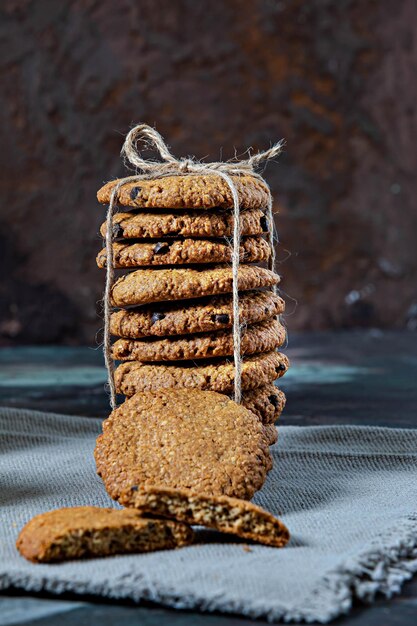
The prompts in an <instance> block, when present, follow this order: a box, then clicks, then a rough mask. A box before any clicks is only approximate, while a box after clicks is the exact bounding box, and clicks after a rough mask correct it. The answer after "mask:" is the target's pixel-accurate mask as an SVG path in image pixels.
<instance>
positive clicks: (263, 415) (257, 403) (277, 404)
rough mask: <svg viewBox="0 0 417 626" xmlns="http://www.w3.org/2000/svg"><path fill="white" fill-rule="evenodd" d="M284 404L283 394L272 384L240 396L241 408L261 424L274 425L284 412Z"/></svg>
mask: <svg viewBox="0 0 417 626" xmlns="http://www.w3.org/2000/svg"><path fill="white" fill-rule="evenodd" d="M285 402H286V398H285V394H284V392H283V391H281V389H278V387H275V385H272V384H269V385H265V386H264V387H259V388H258V389H252V390H249V391H245V392H244V393H243V394H242V404H243V406H245V407H246V408H247V409H249V410H250V411H252V413H255V415H257V416H258V417H259V419H260V420H261V421H262V423H263V424H274V423H275V422H276V421H277V419H278V418H279V416H280V415H281V413H282V411H283V410H284V407H285Z"/></svg>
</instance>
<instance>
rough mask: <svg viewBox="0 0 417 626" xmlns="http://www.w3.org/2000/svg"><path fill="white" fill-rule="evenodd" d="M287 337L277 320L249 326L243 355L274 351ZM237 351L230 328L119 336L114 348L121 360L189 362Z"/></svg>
mask: <svg viewBox="0 0 417 626" xmlns="http://www.w3.org/2000/svg"><path fill="white" fill-rule="evenodd" d="M285 338H286V330H285V328H284V326H282V325H281V324H280V322H279V320H277V319H273V320H269V321H267V322H260V323H259V324H253V325H252V326H247V327H246V328H244V329H243V330H242V335H241V354H242V355H245V354H246V355H248V354H255V353H257V352H270V351H271V350H274V348H277V347H278V346H281V345H282V344H283V343H284V341H285ZM233 352H234V341H233V333H232V332H231V331H230V330H227V331H218V332H215V333H203V334H201V335H187V336H185V337H165V338H164V339H149V338H147V339H119V340H118V341H116V342H115V343H114V344H113V347H112V356H113V358H114V359H116V360H117V361H146V362H147V361H184V360H185V361H187V360H192V359H206V358H209V357H219V356H232V355H233Z"/></svg>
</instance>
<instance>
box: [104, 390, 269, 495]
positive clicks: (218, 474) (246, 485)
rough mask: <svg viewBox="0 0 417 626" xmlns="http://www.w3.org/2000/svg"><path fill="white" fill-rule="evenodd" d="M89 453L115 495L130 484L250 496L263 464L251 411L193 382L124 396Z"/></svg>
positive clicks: (264, 450)
mask: <svg viewBox="0 0 417 626" xmlns="http://www.w3.org/2000/svg"><path fill="white" fill-rule="evenodd" d="M94 455H95V459H96V464H97V472H98V474H99V475H100V476H101V478H102V479H103V482H104V485H105V487H106V490H107V492H108V493H109V495H110V496H111V497H112V498H114V499H116V500H118V499H119V498H120V496H121V494H122V492H123V491H124V490H125V489H126V488H129V487H131V486H132V485H140V486H147V485H150V486H155V485H156V486H164V487H170V488H174V489H184V488H190V489H194V490H196V489H197V490H198V491H200V492H202V493H207V494H211V495H222V494H224V495H229V496H235V497H238V498H244V499H250V498H251V497H252V496H253V494H254V493H255V491H256V490H257V489H260V487H261V486H262V484H263V482H264V480H265V477H266V474H267V471H268V470H269V468H270V466H271V456H270V453H269V447H268V444H267V441H266V435H265V431H264V427H263V425H262V424H261V422H260V421H259V419H258V418H257V417H256V416H255V415H254V414H253V413H251V412H250V411H248V410H247V409H245V407H243V406H241V405H239V404H236V403H235V402H233V401H232V400H230V399H229V398H227V397H226V396H224V395H221V394H217V393H213V392H208V391H205V392H203V391H199V390H197V389H159V390H158V391H153V392H149V391H148V392H145V393H137V394H136V395H135V396H133V397H132V398H130V399H128V400H126V401H125V402H124V403H123V404H122V405H120V406H119V407H118V408H117V409H115V410H114V411H113V412H112V413H111V415H110V417H109V418H108V419H106V420H105V421H104V422H103V434H102V435H100V436H99V437H98V439H97V444H96V449H95V452H94Z"/></svg>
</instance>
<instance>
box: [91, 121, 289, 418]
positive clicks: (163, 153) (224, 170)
mask: <svg viewBox="0 0 417 626" xmlns="http://www.w3.org/2000/svg"><path fill="white" fill-rule="evenodd" d="M139 140H140V141H142V142H143V143H144V144H145V145H147V146H148V147H151V148H153V149H154V150H156V151H157V152H158V153H159V156H160V157H161V159H162V161H153V160H150V159H146V160H145V159H143V158H142V157H141V154H140V151H139V150H138V146H137V144H138V142H139ZM283 145H284V142H283V141H279V142H278V143H276V144H274V145H273V146H272V147H271V148H269V150H265V151H264V152H258V153H257V154H254V155H253V156H250V157H249V158H248V159H245V160H241V161H238V160H233V161H216V162H212V163H201V162H200V161H196V160H195V159H194V158H181V159H177V158H176V157H175V156H174V155H173V154H171V152H170V151H169V149H168V146H167V145H166V143H165V141H164V140H163V138H162V137H161V135H160V134H159V133H158V132H157V131H156V130H155V129H154V128H151V127H150V126H148V125H147V124H138V125H137V126H135V127H134V128H132V130H131V131H130V132H129V133H128V135H127V136H126V139H125V141H124V144H123V147H122V150H121V154H122V156H123V157H124V158H125V160H127V161H129V163H130V164H131V165H133V166H134V167H136V168H137V169H138V170H139V171H140V173H139V174H135V175H133V176H127V177H126V178H122V179H120V180H119V181H118V182H117V184H116V185H115V186H114V188H113V190H112V193H111V196H110V203H109V208H108V211H107V216H106V253H107V262H106V287H105V291H104V345H103V351H104V359H105V363H106V367H107V372H108V381H109V389H110V404H111V407H112V409H114V408H115V406H116V387H115V382H114V363H113V359H112V356H111V339H110V315H111V289H112V286H113V282H114V265H113V216H114V213H115V211H116V208H117V199H118V195H119V190H120V189H121V187H123V185H125V184H126V183H130V182H137V181H141V180H145V179H154V178H164V177H165V176H193V175H205V176H219V177H220V178H222V179H223V180H224V181H225V183H226V184H227V185H228V187H229V189H230V193H231V195H232V198H233V216H234V220H233V246H232V296H233V348H234V354H233V357H234V366H235V376H234V398H235V401H236V402H240V401H241V379H242V357H241V347H240V344H241V326H240V320H239V287H238V276H239V262H240V257H239V250H240V238H241V226H240V208H239V196H238V193H237V190H236V186H235V184H234V182H233V179H232V178H231V177H232V176H242V175H244V174H249V175H251V176H253V177H254V178H258V179H259V180H262V181H263V178H262V176H261V175H260V174H259V173H258V172H257V171H256V169H257V168H259V167H260V166H261V165H262V164H263V163H265V162H267V161H269V160H271V159H274V158H275V157H277V156H278V155H279V154H280V152H281V151H282V147H283ZM263 182H265V181H263ZM267 187H268V186H267ZM268 191H269V187H268ZM267 220H268V240H269V244H270V247H271V256H270V259H269V268H270V269H274V267H275V251H274V221H273V215H272V197H271V193H270V192H269V198H268V206H267Z"/></svg>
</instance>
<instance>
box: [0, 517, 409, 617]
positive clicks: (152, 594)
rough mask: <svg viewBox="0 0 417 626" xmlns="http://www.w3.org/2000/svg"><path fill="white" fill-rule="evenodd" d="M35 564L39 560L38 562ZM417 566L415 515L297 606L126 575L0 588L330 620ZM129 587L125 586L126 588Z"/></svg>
mask: <svg viewBox="0 0 417 626" xmlns="http://www.w3.org/2000/svg"><path fill="white" fill-rule="evenodd" d="M34 567H36V566H34ZM416 572H417V515H416V516H412V517H407V518H406V519H404V520H402V521H400V522H399V523H398V525H397V526H396V527H395V529H392V530H390V531H388V532H386V533H384V534H381V535H380V536H377V537H375V539H374V540H373V541H372V543H371V544H370V545H369V546H368V547H367V548H366V549H364V550H362V551H361V552H359V553H358V554H356V555H352V556H351V557H350V558H349V559H348V560H345V561H344V562H343V563H342V564H341V565H340V566H339V567H338V568H336V569H334V570H332V571H331V572H327V574H326V575H325V576H324V577H323V579H322V581H321V583H320V584H319V585H318V586H317V587H316V588H315V589H314V592H313V593H311V594H310V595H309V597H308V598H304V599H301V600H300V603H299V604H298V605H297V606H288V605H286V606H284V605H282V604H278V603H277V604H276V605H275V606H270V607H269V608H266V607H265V606H264V605H262V603H261V602H256V601H251V602H248V601H247V600H246V601H245V602H244V603H242V601H241V600H238V599H236V598H233V597H229V598H228V597H227V596H226V597H225V594H224V593H221V594H217V595H214V596H213V597H211V598H207V597H199V596H198V595H196V594H195V593H178V591H177V592H176V591H175V589H162V588H161V589H159V590H158V589H157V588H156V585H152V588H150V587H149V586H147V585H143V583H142V584H141V576H140V574H138V575H137V576H135V575H134V574H132V576H128V577H123V580H119V581H114V582H110V581H109V582H103V583H96V584H94V583H91V581H88V582H83V581H71V580H59V579H57V578H54V579H51V580H48V578H46V577H45V576H42V575H40V576H38V575H36V576H33V575H30V574H29V575H27V574H19V573H18V572H15V573H7V572H4V573H2V574H1V573H0V589H1V590H6V589H7V588H10V587H13V588H18V589H23V590H25V591H28V592H41V591H46V592H49V593H53V594H57V595H59V594H62V593H74V594H77V595H89V596H102V597H106V598H110V599H114V600H117V599H119V600H122V599H123V600H129V599H130V600H133V601H135V602H137V603H140V602H141V601H148V602H153V603H155V604H158V605H162V606H166V607H169V608H175V609H183V610H185V609H187V610H199V611H203V612H214V611H218V612H223V613H229V614H230V613H231V614H237V615H242V616H244V617H250V618H264V619H267V620H268V621H269V622H271V623H273V622H278V621H283V622H287V623H289V622H307V623H310V622H321V623H323V624H325V623H328V622H330V621H331V620H333V619H335V618H336V617H338V616H340V615H343V614H346V613H348V612H349V611H350V609H351V608H352V604H353V601H354V600H355V599H358V600H361V601H363V602H367V603H371V602H372V601H373V600H374V599H375V597H376V596H377V595H378V594H381V595H382V596H385V597H386V598H390V597H392V596H393V595H395V594H398V593H399V592H400V591H401V587H402V585H403V584H404V582H406V581H407V580H409V579H410V578H411V577H412V576H413V574H414V573H416ZM126 587H127V588H126Z"/></svg>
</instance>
